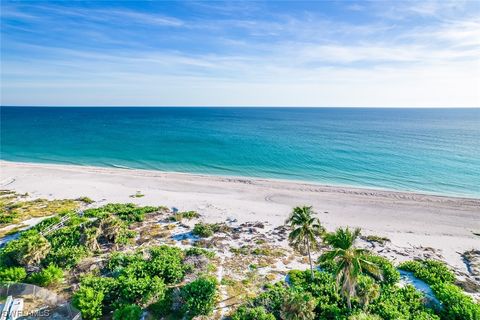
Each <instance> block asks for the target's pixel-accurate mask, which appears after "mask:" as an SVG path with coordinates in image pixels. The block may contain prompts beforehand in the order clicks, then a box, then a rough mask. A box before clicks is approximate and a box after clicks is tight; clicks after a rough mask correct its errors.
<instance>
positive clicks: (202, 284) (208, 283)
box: [180, 278, 217, 319]
mask: <svg viewBox="0 0 480 320" xmlns="http://www.w3.org/2000/svg"><path fill="white" fill-rule="evenodd" d="M180 295H181V298H182V300H183V306H182V310H183V312H184V313H185V314H186V316H187V317H188V318H190V319H191V318H193V317H195V316H198V315H210V314H211V313H212V312H213V308H214V306H215V301H216V297H217V281H216V280H215V279H214V278H198V279H196V280H194V281H192V282H190V283H189V284H187V285H185V286H184V287H182V289H181V292H180Z"/></svg>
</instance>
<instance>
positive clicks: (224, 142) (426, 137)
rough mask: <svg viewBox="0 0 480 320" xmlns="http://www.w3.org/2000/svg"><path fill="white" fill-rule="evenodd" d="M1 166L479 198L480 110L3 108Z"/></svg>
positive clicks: (0, 137)
mask: <svg viewBox="0 0 480 320" xmlns="http://www.w3.org/2000/svg"><path fill="white" fill-rule="evenodd" d="M0 116H1V136H0V139H1V159H3V160H11V161H24V162H48V163H65V164H78V165H96V166H125V167H132V168H141V169H155V170H165V171H179V172H191V173H206V174H216V175H235V176H250V177H265V178H281V179H293V180H305V181H312V182H317V183H322V184H330V185H347V186H357V187H373V188H382V189H393V190H404V191H417V192H418V191H420V192H425V193H434V194H442V195H458V196H467V197H480V109H386V108H385V109H368V108H347V109H345V108H145V107H130V108H77V107H75V108H71V107H70V108H43V107H42V108H39V107H36V108H30V107H28V108H27V107H2V108H1V113H0Z"/></svg>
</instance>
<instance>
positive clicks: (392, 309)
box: [368, 285, 439, 320]
mask: <svg viewBox="0 0 480 320" xmlns="http://www.w3.org/2000/svg"><path fill="white" fill-rule="evenodd" d="M424 299H425V297H424V296H423V294H422V293H420V292H419V291H417V290H416V289H415V288H414V287H413V286H411V285H407V286H405V287H403V288H399V287H396V286H385V287H383V288H382V292H381V295H380V297H379V298H378V299H376V300H375V301H373V302H372V303H371V304H370V305H369V308H368V310H369V311H370V312H371V313H373V314H377V315H379V316H380V317H382V319H385V320H409V319H419V320H420V319H430V320H435V319H439V318H438V317H437V316H436V315H435V314H434V313H433V310H432V309H429V308H427V307H425V305H424Z"/></svg>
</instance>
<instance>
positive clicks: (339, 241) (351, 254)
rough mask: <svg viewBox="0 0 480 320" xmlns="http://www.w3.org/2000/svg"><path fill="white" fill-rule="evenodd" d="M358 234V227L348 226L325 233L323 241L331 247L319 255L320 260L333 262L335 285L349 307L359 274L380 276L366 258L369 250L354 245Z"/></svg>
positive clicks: (375, 267) (378, 270)
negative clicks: (350, 227) (334, 266)
mask: <svg viewBox="0 0 480 320" xmlns="http://www.w3.org/2000/svg"><path fill="white" fill-rule="evenodd" d="M359 236H360V229H358V228H357V229H355V230H353V231H351V230H350V229H349V228H346V229H343V228H339V229H337V230H336V231H335V232H334V233H329V234H327V235H326V236H325V242H326V243H327V244H329V245H330V246H331V247H332V249H331V250H328V251H327V252H325V253H324V254H323V255H322V256H321V257H320V261H321V262H325V261H334V262H335V264H336V268H335V274H336V275H337V285H338V286H339V288H340V292H341V294H342V295H343V296H344V297H345V299H346V301H347V305H348V307H349V308H351V307H352V304H351V299H352V297H354V296H355V295H356V287H357V280H358V277H359V276H360V275H361V274H363V273H366V274H369V275H372V276H374V277H381V273H380V269H379V268H378V266H377V265H375V264H374V263H372V262H370V261H369V260H368V256H369V252H368V251H367V250H365V249H360V248H356V247H355V246H354V244H355V241H356V240H357V238H358V237H359Z"/></svg>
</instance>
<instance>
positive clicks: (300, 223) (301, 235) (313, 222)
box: [286, 206, 324, 279]
mask: <svg viewBox="0 0 480 320" xmlns="http://www.w3.org/2000/svg"><path fill="white" fill-rule="evenodd" d="M313 215H314V212H313V210H312V207H306V206H303V207H296V208H294V209H293V211H292V213H291V214H290V217H289V218H288V219H287V221H286V223H287V224H289V225H290V227H291V228H292V229H293V230H292V231H291V232H290V234H289V235H288V240H289V242H290V245H291V246H292V247H293V248H294V249H295V250H298V251H300V252H301V253H302V254H305V252H306V253H307V254H308V261H309V263H310V272H311V276H312V279H313V264H312V255H311V251H312V250H317V249H318V247H319V243H318V240H317V239H318V236H320V235H321V234H322V233H323V231H324V229H323V227H322V225H321V224H320V221H319V220H318V218H316V217H313Z"/></svg>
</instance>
